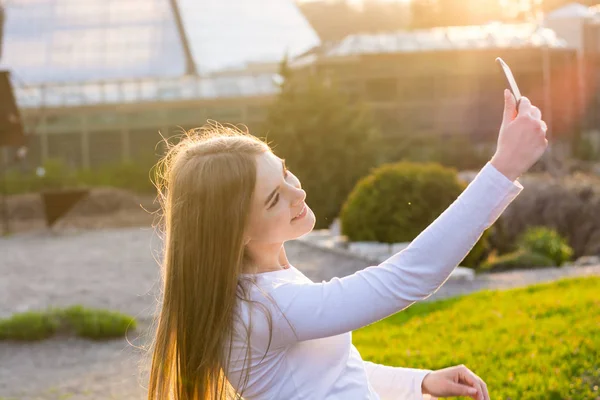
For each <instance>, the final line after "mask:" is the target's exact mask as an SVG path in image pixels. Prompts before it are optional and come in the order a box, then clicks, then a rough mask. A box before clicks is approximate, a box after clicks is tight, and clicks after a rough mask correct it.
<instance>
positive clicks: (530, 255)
mask: <svg viewBox="0 0 600 400" xmlns="http://www.w3.org/2000/svg"><path fill="white" fill-rule="evenodd" d="M553 266H555V264H554V260H552V259H551V258H549V257H547V256H545V255H543V254H539V253H535V252H533V251H528V250H525V249H521V250H517V251H515V252H512V253H508V254H504V255H502V256H493V255H492V256H490V257H489V258H488V259H487V260H486V261H485V262H484V263H483V264H482V265H481V271H485V272H502V271H509V270H513V269H520V268H527V269H530V268H543V267H553Z"/></svg>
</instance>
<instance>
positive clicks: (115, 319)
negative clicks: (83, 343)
mask: <svg viewBox="0 0 600 400" xmlns="http://www.w3.org/2000/svg"><path fill="white" fill-rule="evenodd" d="M64 316H65V318H66V319H67V320H68V322H69V325H70V326H72V327H73V328H74V329H75V332H76V333H77V335H78V336H82V337H87V338H90V339H105V338H115V337H120V336H123V335H125V333H126V332H127V329H129V328H132V329H135V327H136V321H135V319H134V318H133V317H129V316H127V315H124V314H121V313H119V312H115V311H108V310H95V309H87V308H84V307H82V306H73V307H70V308H68V309H66V310H65V311H64Z"/></svg>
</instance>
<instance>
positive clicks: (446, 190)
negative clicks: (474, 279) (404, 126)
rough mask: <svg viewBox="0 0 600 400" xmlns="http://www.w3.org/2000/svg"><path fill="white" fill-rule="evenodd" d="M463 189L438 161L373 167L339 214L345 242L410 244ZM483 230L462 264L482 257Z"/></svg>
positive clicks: (485, 242) (484, 252)
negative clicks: (346, 239)
mask: <svg viewBox="0 0 600 400" xmlns="http://www.w3.org/2000/svg"><path fill="white" fill-rule="evenodd" d="M464 189H465V185H464V183H462V182H460V181H459V179H458V177H457V174H456V171H455V170H454V169H450V168H445V167H442V166H441V165H438V164H417V163H409V162H400V163H396V164H386V165H383V166H381V167H379V168H377V169H375V170H374V171H373V172H372V173H371V175H369V176H367V177H365V178H363V179H362V180H360V181H359V182H358V184H357V185H356V186H355V188H354V190H353V191H352V192H351V194H350V196H349V197H348V199H347V200H346V203H345V204H344V206H343V208H342V212H341V215H340V221H341V226H342V233H343V234H344V235H346V236H347V237H348V239H349V240H351V241H375V242H381V243H398V242H410V241H412V240H413V239H415V238H416V237H417V236H418V235H419V234H420V233H421V232H422V231H423V230H424V229H425V228H426V227H427V226H428V225H430V224H431V223H432V222H433V221H434V220H435V219H436V218H437V217H439V215H440V214H441V213H442V212H443V211H444V210H446V208H448V207H449V206H450V205H451V204H452V203H453V202H454V201H455V200H456V198H457V197H458V196H459V195H460V193H461V192H462V191H463V190H464ZM488 250H489V248H488V240H487V233H485V234H484V236H483V237H482V238H481V239H480V240H479V242H478V243H477V244H476V245H475V247H474V248H473V250H472V251H471V253H470V255H469V256H467V258H466V259H465V261H464V262H463V263H462V265H465V266H469V267H471V266H475V265H477V263H478V262H479V261H481V260H483V259H484V258H485V256H487V252H488Z"/></svg>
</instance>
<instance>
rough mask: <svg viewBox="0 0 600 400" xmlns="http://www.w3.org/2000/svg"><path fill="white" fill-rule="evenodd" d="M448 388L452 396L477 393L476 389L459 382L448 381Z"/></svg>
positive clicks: (469, 395)
mask: <svg viewBox="0 0 600 400" xmlns="http://www.w3.org/2000/svg"><path fill="white" fill-rule="evenodd" d="M448 389H450V392H451V393H452V396H464V397H471V396H475V395H476V394H477V389H475V388H473V387H471V386H467V385H461V384H460V383H454V382H448Z"/></svg>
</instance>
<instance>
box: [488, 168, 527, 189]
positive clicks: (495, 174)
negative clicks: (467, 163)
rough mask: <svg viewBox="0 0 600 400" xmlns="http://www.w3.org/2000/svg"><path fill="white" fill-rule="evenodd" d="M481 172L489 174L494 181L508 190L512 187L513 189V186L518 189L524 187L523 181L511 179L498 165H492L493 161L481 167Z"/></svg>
mask: <svg viewBox="0 0 600 400" xmlns="http://www.w3.org/2000/svg"><path fill="white" fill-rule="evenodd" d="M480 174H485V175H488V176H489V177H490V179H491V180H492V181H494V182H495V183H497V184H498V185H499V186H500V187H502V188H505V189H507V190H510V189H513V188H516V189H519V190H522V189H523V185H521V183H520V182H519V181H518V180H515V181H514V182H513V181H511V180H510V179H508V178H507V177H506V175H504V174H503V173H502V172H500V171H498V170H497V169H496V167H494V166H493V165H492V163H491V162H488V163H487V164H486V165H485V166H484V167H483V168H482V169H481V172H480Z"/></svg>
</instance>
